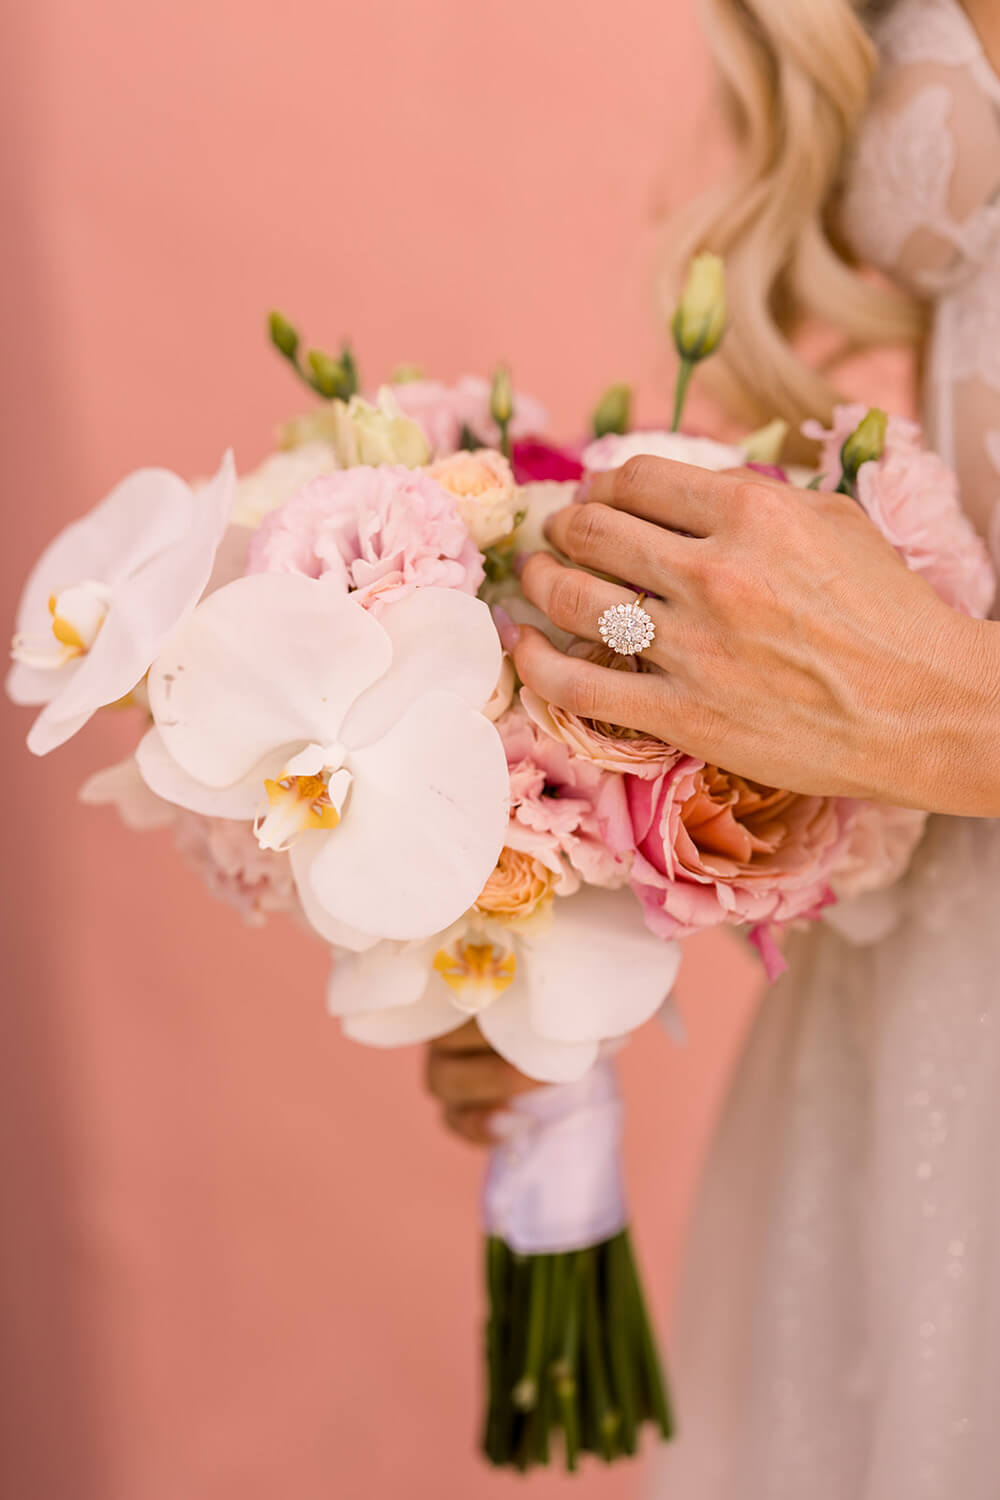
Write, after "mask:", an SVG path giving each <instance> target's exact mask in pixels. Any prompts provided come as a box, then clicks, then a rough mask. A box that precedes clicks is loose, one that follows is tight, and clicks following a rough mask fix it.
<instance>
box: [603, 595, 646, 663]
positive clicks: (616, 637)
mask: <svg viewBox="0 0 1000 1500" xmlns="http://www.w3.org/2000/svg"><path fill="white" fill-rule="evenodd" d="M645 597H646V595H645V594H640V595H639V597H638V599H636V600H634V602H633V603H631V604H613V605H612V606H611V608H610V609H606V610H605V611H604V613H603V615H602V616H601V618H600V619H599V620H598V622H597V628H598V630H599V631H600V635H601V640H602V641H603V642H604V644H605V645H606V646H610V647H611V649H612V651H616V652H617V653H618V655H619V656H639V655H640V654H641V653H642V652H643V651H645V649H646V647H647V646H649V645H651V644H652V641H653V637H654V635H655V634H656V626H655V625H654V624H653V621H652V620H651V618H650V617H649V615H648V614H647V613H646V611H645V610H644V609H643V607H642V601H643V600H644V599H645Z"/></svg>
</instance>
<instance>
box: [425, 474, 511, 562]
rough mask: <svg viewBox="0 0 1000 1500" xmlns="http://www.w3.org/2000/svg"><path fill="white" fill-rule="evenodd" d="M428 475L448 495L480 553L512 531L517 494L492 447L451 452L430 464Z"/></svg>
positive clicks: (509, 476) (509, 475)
mask: <svg viewBox="0 0 1000 1500" xmlns="http://www.w3.org/2000/svg"><path fill="white" fill-rule="evenodd" d="M427 473H428V474H429V475H430V477H431V478H432V479H436V480H437V482H438V484H440V485H441V486H442V487H443V488H444V489H446V490H447V491H448V493H449V495H454V497H455V503H456V505H457V507H458V513H459V515H460V516H461V517H462V520H463V521H464V522H465V524H466V526H467V527H468V529H469V535H470V536H471V538H472V540H473V541H474V542H475V544H476V546H477V547H478V548H479V549H480V551H483V552H485V550H486V548H487V547H493V546H495V545H496V543H497V542H499V541H502V540H503V538H504V537H507V536H510V534H511V532H512V531H513V530H514V522H515V519H516V517H517V512H518V492H517V486H516V485H515V483H514V473H513V470H512V469H511V466H510V464H509V463H508V462H507V460H506V459H505V458H504V457H503V455H502V454H500V453H495V452H494V451H493V449H492V448H480V449H479V450H478V451H477V452H475V453H465V452H462V453H451V454H449V455H448V457H447V458H439V459H438V461H437V462H436V463H433V464H431V465H430V467H429V469H428V470H427Z"/></svg>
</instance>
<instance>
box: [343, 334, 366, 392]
mask: <svg viewBox="0 0 1000 1500" xmlns="http://www.w3.org/2000/svg"><path fill="white" fill-rule="evenodd" d="M340 368H341V369H342V370H343V372H344V384H345V391H346V395H347V397H348V399H350V397H351V396H356V395H357V393H358V391H359V390H360V389H361V382H360V379H359V377H358V362H357V360H356V359H355V358H354V350H353V349H352V348H351V346H350V344H349V343H348V342H347V340H346V339H345V340H344V342H343V344H341V346H340Z"/></svg>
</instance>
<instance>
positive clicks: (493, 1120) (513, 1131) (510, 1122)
mask: <svg viewBox="0 0 1000 1500" xmlns="http://www.w3.org/2000/svg"><path fill="white" fill-rule="evenodd" d="M530 1127H531V1121H530V1120H526V1119H525V1118H524V1116H523V1115H516V1114H514V1113H513V1111H512V1110H509V1109H498V1110H497V1112H496V1114H495V1115H490V1118H489V1121H488V1129H489V1132H490V1135H491V1136H493V1138H494V1140H497V1141H511V1140H513V1139H514V1138H515V1137H516V1136H519V1135H523V1134H524V1132H525V1131H526V1130H528V1129H530Z"/></svg>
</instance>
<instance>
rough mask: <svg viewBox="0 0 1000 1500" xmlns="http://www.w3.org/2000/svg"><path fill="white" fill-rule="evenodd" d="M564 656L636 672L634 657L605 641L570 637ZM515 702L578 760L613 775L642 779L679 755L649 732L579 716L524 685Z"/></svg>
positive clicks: (638, 669)
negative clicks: (570, 641)
mask: <svg viewBox="0 0 1000 1500" xmlns="http://www.w3.org/2000/svg"><path fill="white" fill-rule="evenodd" d="M567 654H568V655H570V656H582V657H585V658H586V659H587V660H588V661H593V662H597V663H598V664H599V665H601V666H605V667H613V668H614V669H615V670H616V671H619V672H641V671H642V670H643V667H642V664H641V662H640V661H639V658H638V657H635V656H619V655H618V653H617V651H612V650H611V649H610V647H608V646H598V645H594V644H591V642H589V641H575V642H574V643H573V645H572V646H570V647H569V649H568V652H567ZM521 705H522V707H523V708H524V710H525V712H526V713H527V715H528V717H529V718H530V719H531V721H532V723H534V724H537V726H538V728H539V729H541V730H542V731H543V732H544V733H545V734H547V735H549V736H550V738H551V739H554V740H558V741H559V742H560V743H561V744H563V745H566V746H567V747H568V748H569V750H570V751H571V752H572V753H573V755H575V756H577V757H578V758H580V759H581V760H589V761H592V762H593V764H594V765H595V766H600V767H601V768H602V770H605V771H615V772H617V773H618V774H619V775H625V774H631V775H633V776H639V777H641V778H642V779H643V780H646V781H653V780H655V779H656V777H658V776H659V775H661V773H662V772H663V771H665V770H667V769H668V768H669V767H670V766H673V765H676V764H677V762H678V760H680V751H679V750H675V749H673V747H672V746H670V745H667V744H664V742H663V740H658V739H656V737H655V736H654V735H651V734H643V733H642V731H641V730H638V729H623V728H622V727H621V726H620V725H618V724H605V723H600V722H598V720H596V719H581V718H580V717H579V716H578V715H577V714H571V713H570V712H569V710H568V709H565V708H560V707H559V706H558V705H557V704H555V703H547V702H546V701H545V699H544V698H541V697H540V696H539V695H538V693H536V692H534V691H533V689H531V688H529V687H522V689H521Z"/></svg>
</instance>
